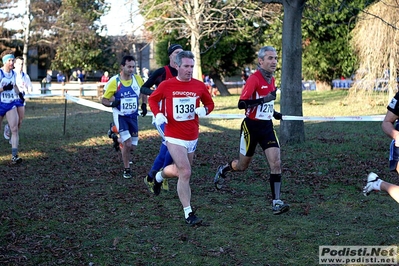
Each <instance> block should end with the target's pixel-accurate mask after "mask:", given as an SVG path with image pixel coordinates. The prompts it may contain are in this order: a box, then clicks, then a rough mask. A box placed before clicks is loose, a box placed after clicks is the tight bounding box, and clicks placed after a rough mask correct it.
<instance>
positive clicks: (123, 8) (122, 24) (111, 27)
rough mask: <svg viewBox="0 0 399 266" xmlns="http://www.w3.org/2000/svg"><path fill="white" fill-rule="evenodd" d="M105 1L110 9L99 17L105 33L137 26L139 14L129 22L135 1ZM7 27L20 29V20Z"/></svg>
mask: <svg viewBox="0 0 399 266" xmlns="http://www.w3.org/2000/svg"><path fill="white" fill-rule="evenodd" d="M106 2H108V3H110V4H111V10H110V11H109V13H108V14H107V15H106V16H103V17H102V18H101V20H100V21H101V24H105V25H107V28H108V32H107V33H103V34H107V35H124V34H126V33H131V32H132V31H133V29H134V28H138V27H139V26H140V25H141V24H142V22H143V19H142V17H141V16H136V17H135V18H134V24H132V23H131V22H130V18H129V13H130V9H133V11H134V12H137V1H136V0H134V4H133V6H130V5H127V4H125V2H126V0H106ZM23 3H24V2H23V1H19V7H18V8H17V9H16V11H15V12H18V11H17V10H22V9H23V8H24V4H23ZM5 26H6V27H7V28H13V29H22V24H21V21H20V20H13V21H10V22H7V23H6V24H5Z"/></svg>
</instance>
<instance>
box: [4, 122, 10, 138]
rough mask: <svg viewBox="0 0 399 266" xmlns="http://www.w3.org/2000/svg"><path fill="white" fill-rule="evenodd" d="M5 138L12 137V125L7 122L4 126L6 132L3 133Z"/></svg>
mask: <svg viewBox="0 0 399 266" xmlns="http://www.w3.org/2000/svg"><path fill="white" fill-rule="evenodd" d="M3 136H4V138H5V139H10V137H11V130H10V126H9V125H8V124H6V125H5V126H4V134H3Z"/></svg>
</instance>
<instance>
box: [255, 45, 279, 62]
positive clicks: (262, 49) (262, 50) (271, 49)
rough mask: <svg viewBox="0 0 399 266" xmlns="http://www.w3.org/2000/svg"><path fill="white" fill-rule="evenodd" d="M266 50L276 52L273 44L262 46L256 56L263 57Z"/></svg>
mask: <svg viewBox="0 0 399 266" xmlns="http://www.w3.org/2000/svg"><path fill="white" fill-rule="evenodd" d="M268 51H272V52H277V51H276V48H274V47H273V46H264V47H262V48H260V50H259V52H258V58H260V59H263V57H265V55H266V52H268Z"/></svg>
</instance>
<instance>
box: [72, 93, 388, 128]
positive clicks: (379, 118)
mask: <svg viewBox="0 0 399 266" xmlns="http://www.w3.org/2000/svg"><path fill="white" fill-rule="evenodd" d="M65 98H66V99H67V100H70V101H73V102H76V103H77V104H80V105H84V106H88V107H91V108H95V109H98V110H102V111H106V112H112V108H111V107H105V106H104V105H102V104H100V103H95V102H92V101H89V100H85V99H81V98H77V97H73V96H71V95H69V94H68V93H65ZM147 115H152V112H148V113H147ZM244 117H245V115H240V114H209V115H207V116H205V117H201V118H217V119H242V118H244ZM283 120H304V121H305V120H307V121H382V120H384V115H372V116H291V115H283Z"/></svg>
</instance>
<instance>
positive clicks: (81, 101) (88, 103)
mask: <svg viewBox="0 0 399 266" xmlns="http://www.w3.org/2000/svg"><path fill="white" fill-rule="evenodd" d="M65 99H67V100H69V101H72V102H75V103H77V104H80V105H84V106H87V107H91V108H94V109H98V110H102V111H105V112H110V113H112V108H111V107H106V106H104V105H103V104H101V103H95V102H92V101H89V100H85V99H81V98H76V97H73V96H71V95H69V94H68V93H65Z"/></svg>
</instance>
